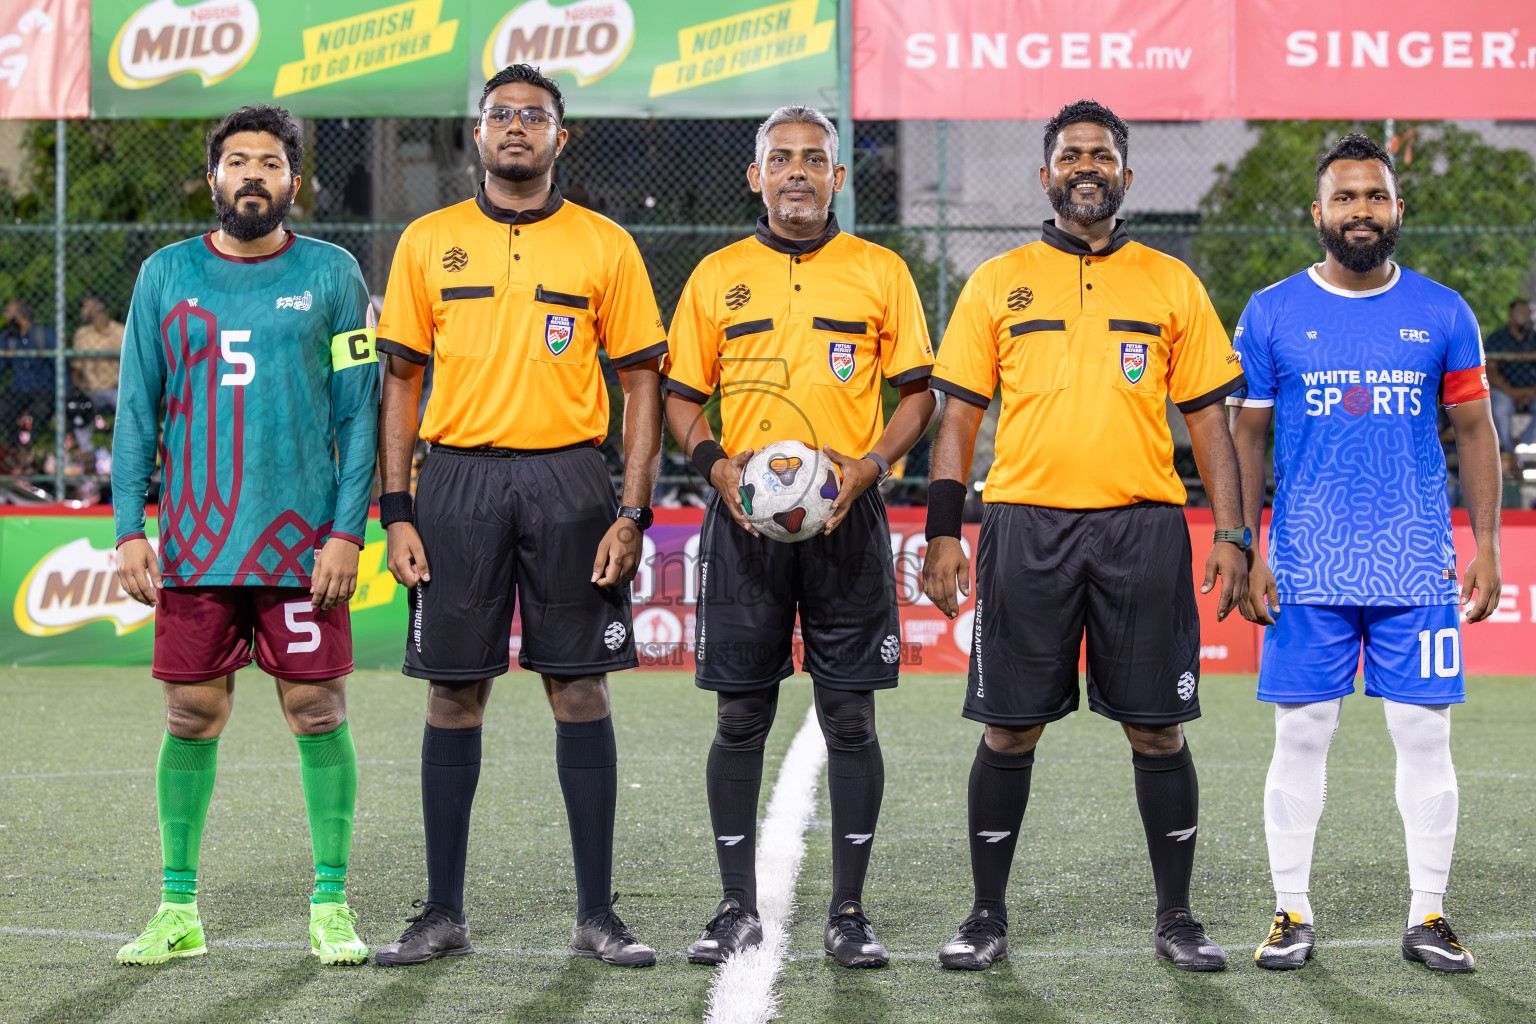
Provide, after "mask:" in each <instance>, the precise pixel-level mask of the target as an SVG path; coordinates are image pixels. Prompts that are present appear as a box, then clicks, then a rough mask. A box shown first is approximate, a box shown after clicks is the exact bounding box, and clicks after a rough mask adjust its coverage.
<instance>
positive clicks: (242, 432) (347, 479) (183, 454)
mask: <svg viewBox="0 0 1536 1024" xmlns="http://www.w3.org/2000/svg"><path fill="white" fill-rule="evenodd" d="M302 157H303V136H302V134H301V133H300V131H299V127H298V125H297V124H295V123H294V121H293V119H292V118H290V117H289V116H288V112H287V111H286V110H283V109H281V108H279V107H269V106H256V107H242V108H241V109H240V110H237V111H235V112H234V113H233V114H230V115H229V116H228V117H226V118H225V119H224V120H223V121H221V122H219V124H218V125H217V126H216V127H215V128H214V129H213V130H212V131H211V132H209V133H208V185H209V188H210V189H212V191H213V199H214V207H215V209H216V211H217V212H218V217H219V225H220V226H219V228H218V230H216V231H210V232H208V233H207V234H205V235H201V236H199V237H196V238H189V239H187V240H186V241H183V242H177V243H176V244H174V245H169V246H166V247H165V248H164V249H161V250H160V251H158V252H156V253H154V254H153V255H151V256H150V257H149V259H147V260H145V261H144V264H143V266H142V267H141V268H140V269H139V279H138V282H137V283H136V284H135V285H134V289H133V303H132V305H131V307H130V309H129V311H128V322H127V327H126V333H125V335H124V339H123V355H122V380H121V386H120V389H119V393H118V411H117V424H116V431H115V434H114V438H113V453H112V454H113V459H112V492H113V494H114V495H115V496H116V499H117V504H116V508H115V509H114V512H115V516H116V520H117V571H118V577H119V579H120V580H121V581H122V587H123V589H124V590H125V591H126V592H127V593H128V594H129V596H131V597H133V598H134V599H135V600H137V601H140V602H142V603H144V604H149V605H154V606H155V652H154V665H153V668H152V669H151V672H152V674H153V675H154V677H155V678H156V679H159V680H161V682H162V684H163V690H164V695H165V708H166V716H165V717H166V732H165V736H164V738H163V740H162V742H161V746H160V760H159V764H158V767H157V770H156V776H155V793H156V796H157V798H158V804H159V813H160V846H161V852H162V866H163V868H164V880H163V883H162V889H161V904H160V908H159V910H158V911H157V912H156V913H155V915H154V916H153V917H152V918H151V919H150V921H149V924H148V925H147V926H146V927H145V929H144V932H143V933H142V934H141V935H140V936H139V937H138V938H137V939H135V940H134V941H132V942H130V943H128V944H127V945H125V946H124V947H123V948H122V949H121V950H119V951H118V954H117V958H118V960H119V961H121V962H122V963H125V964H157V963H162V962H164V961H166V960H170V959H173V958H178V957H188V956H198V955H200V954H202V953H204V952H205V951H206V948H207V947H206V945H205V943H204V938H203V927H202V921H201V919H200V917H199V915H198V910H197V868H198V855H199V848H200V846H201V841H202V835H203V824H204V822H205V821H206V820H207V817H208V804H209V800H210V799H211V797H212V795H213V783H214V775H215V772H216V769H217V762H218V747H219V735H220V733H221V732H223V730H224V725H225V723H226V722H228V721H229V715H230V710H231V707H232V704H233V699H234V689H235V673H236V672H237V671H238V670H239V669H242V668H244V667H246V666H247V665H249V664H250V663H251V662H252V661H253V660H254V661H255V662H256V664H257V665H259V666H260V667H261V669H262V670H263V671H264V672H266V673H267V674H269V675H272V676H275V677H277V695H278V699H279V701H280V702H281V704H282V708H283V714H284V716H285V717H286V718H287V720H288V725H289V727H290V728H291V729H292V730H293V734H294V737H295V738H296V740H297V741H298V753H299V777H300V780H301V781H302V784H303V790H304V804H305V809H306V810H307V811H308V815H309V829H310V843H311V852H312V853H313V855H314V864H315V888H314V894H313V895H312V896H311V897H310V908H309V912H310V926H309V934H310V943H311V949H312V951H313V952H314V954H315V955H316V956H317V957H319V958H320V962H321V963H327V964H360V963H362V962H363V961H365V960H366V959H367V958H368V947H367V946H366V945H364V944H363V942H362V941H361V940H360V939H359V938H358V936H357V932H356V930H355V929H354V921H355V920H356V917H357V915H356V914H354V913H353V912H352V911H351V910H350V909H349V908H348V907H347V897H346V892H345V888H344V886H345V882H346V874H347V859H348V856H349V853H350V850H351V846H352V817H353V804H354V802H355V800H356V797H357V754H356V751H355V750H354V748H353V744H352V736H351V733H350V731H349V729H348V726H347V720H346V717H347V708H346V692H345V688H344V683H345V677H346V675H347V674H348V673H350V672H351V671H352V632H351V622H350V620H349V618H348V616H347V600H348V599H349V598H350V597H351V596H352V592H353V591H354V590H355V589H356V588H357V560H358V553H359V551H360V550H361V548H362V546H363V527H364V524H365V523H366V522H367V519H368V498H369V494H370V492H371V491H372V488H373V466H374V456H373V450H374V441H375V439H376V438H377V435H378V405H379V374H378V364H377V362H376V361H375V358H374V354H373V345H374V330H373V324H372V317H371V315H370V313H369V305H368V289H367V287H366V285H365V284H364V283H363V275H362V272H361V271H360V270H359V269H358V266H357V261H356V260H355V259H353V258H352V256H351V254H349V253H348V252H346V250H344V249H339V248H337V247H336V246H334V245H330V244H328V243H326V242H321V241H318V240H316V239H313V238H302V237H300V236H298V235H295V234H294V233H293V232H292V231H289V230H287V229H286V228H285V227H284V226H283V219H284V217H285V216H286V215H287V213H288V209H289V207H290V206H291V205H292V203H293V196H294V193H295V192H297V191H298V188H299V182H300V178H299V173H298V171H299V167H300V163H301V160H302ZM157 453H158V455H159V457H161V458H162V459H163V461H164V466H165V486H164V487H163V488H162V489H161V492H160V523H159V531H158V532H159V536H158V538H157V544H152V543H151V542H150V541H149V540H148V539H147V538H146V536H145V524H144V499H145V493H146V488H147V486H148V483H149V475H150V472H151V471H152V470H153V469H154V467H155V462H156V458H157Z"/></svg>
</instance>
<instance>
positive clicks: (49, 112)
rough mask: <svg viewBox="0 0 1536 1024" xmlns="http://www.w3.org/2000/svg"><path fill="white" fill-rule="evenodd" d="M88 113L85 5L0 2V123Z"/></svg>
mask: <svg viewBox="0 0 1536 1024" xmlns="http://www.w3.org/2000/svg"><path fill="white" fill-rule="evenodd" d="M90 112H91V4H90V0H0V120H9V119H20V118H57V117H88V116H90Z"/></svg>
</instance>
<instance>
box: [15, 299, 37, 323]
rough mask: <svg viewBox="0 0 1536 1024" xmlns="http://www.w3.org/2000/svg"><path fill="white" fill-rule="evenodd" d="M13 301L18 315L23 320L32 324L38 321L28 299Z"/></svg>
mask: <svg viewBox="0 0 1536 1024" xmlns="http://www.w3.org/2000/svg"><path fill="white" fill-rule="evenodd" d="M11 301H12V302H14V303H16V314H17V315H18V316H20V317H21V318H22V319H23V320H26V321H28V322H31V321H35V320H36V319H37V316H36V314H35V313H34V312H33V310H32V303H30V302H28V301H27V300H26V299H12V300H11Z"/></svg>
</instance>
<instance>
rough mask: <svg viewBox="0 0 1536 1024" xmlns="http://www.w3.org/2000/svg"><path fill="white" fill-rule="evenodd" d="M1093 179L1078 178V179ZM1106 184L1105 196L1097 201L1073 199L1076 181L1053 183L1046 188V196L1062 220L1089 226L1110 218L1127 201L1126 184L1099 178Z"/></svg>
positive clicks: (1102, 183) (1101, 182)
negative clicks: (1060, 183)
mask: <svg viewBox="0 0 1536 1024" xmlns="http://www.w3.org/2000/svg"><path fill="white" fill-rule="evenodd" d="M1082 180H1093V179H1084V178H1081V177H1080V178H1078V179H1077V181H1082ZM1098 181H1099V183H1100V184H1101V185H1103V186H1104V198H1103V199H1101V200H1099V201H1098V202H1096V203H1078V202H1073V200H1072V185H1073V184H1076V181H1074V182H1069V183H1068V184H1066V185H1052V186H1050V187H1049V188H1047V189H1046V190H1045V195H1046V198H1048V199H1049V200H1050V201H1051V209H1053V210H1055V211H1056V215H1057V216H1058V217H1060V218H1061V219H1062V220H1065V221H1068V222H1069V223H1072V224H1078V225H1081V226H1082V227H1087V226H1088V225H1089V224H1097V223H1098V222H1099V221H1101V220H1108V219H1109V218H1111V217H1113V216H1114V215H1115V214H1116V213H1117V212H1118V211H1119V209H1120V204H1121V203H1123V202H1125V186H1124V185H1116V184H1113V183H1111V182H1108V181H1106V180H1105V179H1102V178H1100V179H1098Z"/></svg>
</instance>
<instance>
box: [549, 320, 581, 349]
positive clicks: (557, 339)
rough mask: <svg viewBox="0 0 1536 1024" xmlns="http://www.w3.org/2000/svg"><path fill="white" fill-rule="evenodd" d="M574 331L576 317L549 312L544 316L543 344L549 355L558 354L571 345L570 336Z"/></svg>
mask: <svg viewBox="0 0 1536 1024" xmlns="http://www.w3.org/2000/svg"><path fill="white" fill-rule="evenodd" d="M575 333H576V318H575V317H573V316H564V315H562V314H560V313H551V314H549V315H548V316H546V317H545V318H544V344H545V346H546V347H547V348H548V349H549V351H550V354H551V355H559V354H560V353H562V352H564V351H565V350H566V349H568V348H570V347H571V337H572V335H574V334H575Z"/></svg>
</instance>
